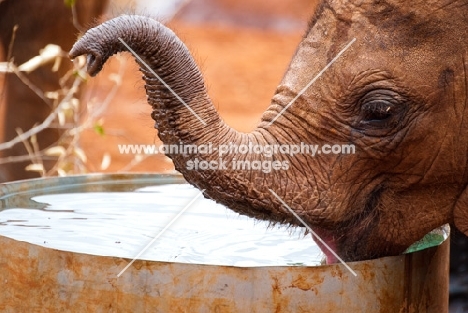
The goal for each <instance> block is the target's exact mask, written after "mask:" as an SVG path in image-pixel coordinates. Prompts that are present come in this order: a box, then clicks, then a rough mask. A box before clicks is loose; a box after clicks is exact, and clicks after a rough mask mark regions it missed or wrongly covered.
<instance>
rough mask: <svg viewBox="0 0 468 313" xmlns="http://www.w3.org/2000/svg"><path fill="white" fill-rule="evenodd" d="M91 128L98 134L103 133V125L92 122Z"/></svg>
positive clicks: (101, 134)
mask: <svg viewBox="0 0 468 313" xmlns="http://www.w3.org/2000/svg"><path fill="white" fill-rule="evenodd" d="M93 129H94V131H95V132H96V133H98V135H100V136H104V135H105V132H104V127H103V126H102V125H101V124H94V126H93Z"/></svg>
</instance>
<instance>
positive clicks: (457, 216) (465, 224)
mask: <svg viewBox="0 0 468 313" xmlns="http://www.w3.org/2000/svg"><path fill="white" fill-rule="evenodd" d="M453 220H454V223H455V226H456V227H457V228H458V229H459V230H460V231H461V232H462V233H464V234H465V235H466V236H468V187H466V188H465V190H464V191H463V193H462V194H461V196H460V198H459V199H458V201H457V203H456V204H455V208H454V210H453Z"/></svg>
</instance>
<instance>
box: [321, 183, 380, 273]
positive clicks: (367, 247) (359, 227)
mask: <svg viewBox="0 0 468 313" xmlns="http://www.w3.org/2000/svg"><path fill="white" fill-rule="evenodd" d="M384 192H385V188H384V186H383V185H378V186H376V187H375V188H374V189H373V190H372V192H371V193H370V194H369V195H368V196H367V199H366V201H365V204H364V206H363V207H364V208H363V209H361V210H358V209H355V210H352V211H353V212H359V213H357V214H354V215H353V216H352V217H351V218H350V219H348V220H346V221H343V222H341V223H340V224H339V225H336V226H335V228H333V229H329V228H328V229H325V228H320V227H314V229H313V230H314V232H315V233H316V234H317V236H319V237H320V239H321V240H317V238H314V240H315V241H316V243H317V245H318V246H319V248H320V249H321V250H322V252H323V253H324V254H325V257H326V262H327V264H333V263H338V262H339V261H340V260H339V258H340V259H342V260H343V261H345V262H354V261H362V260H366V259H375V258H378V257H381V256H383V255H384V254H382V251H383V250H386V249H382V248H383V247H382V244H383V242H382V241H380V242H379V240H378V239H377V238H374V234H375V233H376V232H377V230H378V227H379V225H378V224H379V221H380V217H379V205H380V202H381V201H380V200H381V198H382V195H383V193H384ZM361 207H362V206H361ZM322 241H323V242H322ZM386 248H388V247H386ZM338 257H339V258H338Z"/></svg>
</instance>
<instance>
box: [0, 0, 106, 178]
mask: <svg viewBox="0 0 468 313" xmlns="http://www.w3.org/2000/svg"><path fill="white" fill-rule="evenodd" d="M107 2H108V1H107V0H106V1H97V0H77V1H76V13H77V22H78V23H79V24H80V25H82V26H83V27H86V26H88V25H89V24H90V23H92V22H94V20H95V19H96V18H97V17H99V15H101V14H102V13H103V11H104V9H105V7H106V4H107ZM15 25H18V30H17V32H16V36H15V40H14V42H13V46H12V50H11V55H10V57H12V58H14V63H15V64H17V65H20V64H23V63H24V62H26V61H28V60H29V59H31V58H32V57H34V56H36V55H38V54H39V50H40V49H43V48H44V47H45V46H46V45H47V44H49V43H52V44H56V45H59V46H60V47H61V48H62V49H63V50H64V51H68V50H69V49H70V47H71V46H72V44H73V42H74V40H75V38H76V37H75V36H76V33H77V32H78V30H77V29H76V27H75V25H74V24H73V18H72V11H71V8H69V7H67V6H65V4H64V1H63V0H47V1H40V0H4V1H0V40H1V43H0V49H2V52H3V53H0V54H3V56H4V58H6V57H7V55H8V49H9V45H10V43H11V38H12V33H13V27H14V26H15ZM2 61H3V60H2ZM51 67H52V65H49V66H44V67H41V68H39V69H37V70H35V71H33V72H31V73H30V74H26V73H25V76H26V77H27V78H28V79H29V80H30V81H31V82H32V83H33V84H34V85H35V86H37V87H38V88H39V89H40V90H42V91H56V90H58V89H60V85H59V79H60V77H62V75H63V74H64V73H65V72H66V71H68V70H69V69H71V64H70V63H69V62H62V64H61V68H60V71H59V72H57V73H53V72H52V71H51ZM0 94H1V95H2V98H3V100H2V103H1V105H2V106H5V107H2V108H1V110H0V111H1V129H0V142H5V141H9V140H11V139H13V138H15V137H16V136H17V132H16V128H21V129H22V130H23V131H24V132H25V131H27V130H29V129H30V128H32V127H33V126H34V125H35V124H39V123H41V122H42V121H43V120H44V119H45V118H46V117H47V116H48V115H49V114H50V112H51V107H50V106H49V105H48V104H46V103H45V102H44V101H43V100H42V99H41V98H39V96H37V95H36V94H35V93H34V92H33V91H31V90H30V89H29V87H27V86H26V85H25V84H24V83H23V82H21V81H20V80H19V79H18V78H17V77H16V75H15V74H6V75H5V81H4V84H3V86H2V88H1V89H0ZM59 137H60V131H59V130H57V129H46V130H44V131H43V132H41V133H40V134H38V144H39V148H40V149H45V148H47V147H49V146H50V145H53V144H54V143H55V142H57V140H58V139H59ZM23 155H27V152H26V149H25V148H24V146H23V144H16V145H15V146H14V147H13V148H12V149H9V150H5V151H0V158H2V157H10V156H23ZM29 163H30V162H29V161H26V162H15V163H7V164H0V182H5V181H11V180H18V179H25V178H33V177H37V176H38V174H37V173H35V172H27V171H25V170H24V168H25V167H26V166H27V165H28V164H29ZM53 163H54V162H53V161H52V162H47V160H46V162H45V166H46V168H47V169H49V168H50V167H51V166H52V164H53Z"/></svg>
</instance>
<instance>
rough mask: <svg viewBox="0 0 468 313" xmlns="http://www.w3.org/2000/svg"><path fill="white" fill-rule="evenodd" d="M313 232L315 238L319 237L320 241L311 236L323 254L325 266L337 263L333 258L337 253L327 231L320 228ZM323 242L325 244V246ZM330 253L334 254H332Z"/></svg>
mask: <svg viewBox="0 0 468 313" xmlns="http://www.w3.org/2000/svg"><path fill="white" fill-rule="evenodd" d="M314 232H315V234H316V235H317V236H319V237H320V239H321V240H320V239H318V238H317V237H316V236H315V235H312V238H313V239H314V241H315V242H316V243H317V245H318V246H319V248H320V250H322V252H323V253H324V254H325V257H326V259H327V264H333V263H338V259H337V257H336V256H335V254H338V252H337V247H336V242H335V241H334V238H333V236H332V235H331V234H330V233H329V232H328V231H326V230H324V229H320V228H318V229H314ZM323 242H325V244H326V245H325V244H324V243H323ZM330 250H331V251H330ZM332 251H333V252H334V253H335V254H333V253H332Z"/></svg>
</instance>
